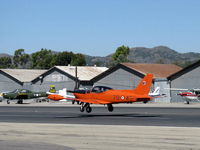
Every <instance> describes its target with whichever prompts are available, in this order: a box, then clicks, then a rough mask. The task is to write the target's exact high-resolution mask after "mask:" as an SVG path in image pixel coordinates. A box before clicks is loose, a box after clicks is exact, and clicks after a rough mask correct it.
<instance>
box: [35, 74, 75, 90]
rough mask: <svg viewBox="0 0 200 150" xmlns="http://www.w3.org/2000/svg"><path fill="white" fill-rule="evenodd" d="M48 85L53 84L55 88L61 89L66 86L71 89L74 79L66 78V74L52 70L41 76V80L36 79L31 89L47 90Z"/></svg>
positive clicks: (73, 85)
mask: <svg viewBox="0 0 200 150" xmlns="http://www.w3.org/2000/svg"><path fill="white" fill-rule="evenodd" d="M50 85H55V87H56V90H61V89H63V88H67V89H68V90H73V89H74V87H75V81H74V80H72V79H71V78H68V77H67V76H66V75H64V74H61V73H60V72H57V71H53V72H51V73H50V74H48V75H46V76H44V77H43V79H42V80H40V81H37V82H36V83H35V84H33V85H32V90H33V91H48V90H49V88H50Z"/></svg>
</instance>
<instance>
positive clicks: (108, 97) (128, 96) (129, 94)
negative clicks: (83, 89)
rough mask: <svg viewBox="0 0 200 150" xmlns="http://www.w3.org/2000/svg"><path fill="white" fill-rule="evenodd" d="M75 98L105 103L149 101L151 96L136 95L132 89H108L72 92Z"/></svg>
mask: <svg viewBox="0 0 200 150" xmlns="http://www.w3.org/2000/svg"><path fill="white" fill-rule="evenodd" d="M74 96H75V97H76V98H77V99H83V100H90V101H95V100H98V101H99V102H102V103H105V102H108V103H131V102H139V101H149V100H151V97H150V96H148V95H138V94H137V93H134V90H108V91H105V92H100V93H94V92H90V93H84V94H82V93H74Z"/></svg>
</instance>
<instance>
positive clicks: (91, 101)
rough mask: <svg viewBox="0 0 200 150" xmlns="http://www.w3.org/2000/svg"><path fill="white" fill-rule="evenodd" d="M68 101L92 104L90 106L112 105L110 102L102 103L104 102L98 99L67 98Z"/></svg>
mask: <svg viewBox="0 0 200 150" xmlns="http://www.w3.org/2000/svg"><path fill="white" fill-rule="evenodd" d="M65 99H66V100H72V101H73V100H74V101H78V102H83V103H90V104H110V102H107V101H102V100H96V99H77V98H65Z"/></svg>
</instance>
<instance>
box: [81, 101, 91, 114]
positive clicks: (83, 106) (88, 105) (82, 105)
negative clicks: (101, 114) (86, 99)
mask: <svg viewBox="0 0 200 150" xmlns="http://www.w3.org/2000/svg"><path fill="white" fill-rule="evenodd" d="M85 110H86V112H87V113H90V112H91V111H92V107H90V104H89V103H82V104H81V107H80V111H81V112H84V111H85Z"/></svg>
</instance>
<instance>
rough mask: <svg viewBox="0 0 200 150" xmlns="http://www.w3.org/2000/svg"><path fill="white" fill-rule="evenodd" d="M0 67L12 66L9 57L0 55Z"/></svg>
mask: <svg viewBox="0 0 200 150" xmlns="http://www.w3.org/2000/svg"><path fill="white" fill-rule="evenodd" d="M0 68H4V69H5V68H12V60H11V58H10V57H0Z"/></svg>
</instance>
